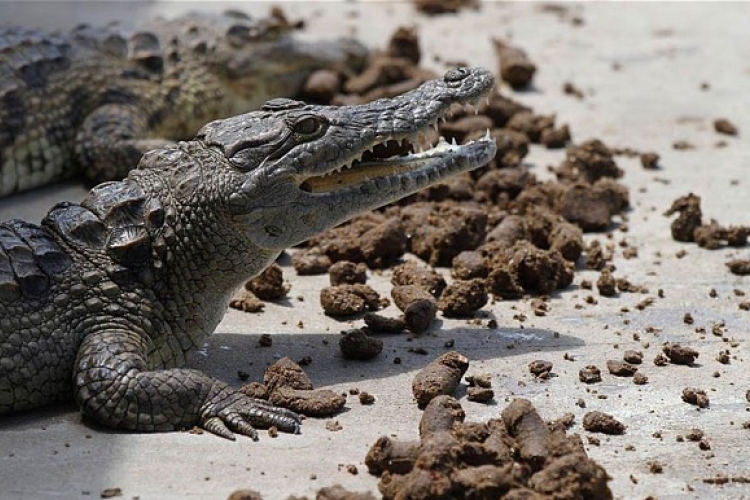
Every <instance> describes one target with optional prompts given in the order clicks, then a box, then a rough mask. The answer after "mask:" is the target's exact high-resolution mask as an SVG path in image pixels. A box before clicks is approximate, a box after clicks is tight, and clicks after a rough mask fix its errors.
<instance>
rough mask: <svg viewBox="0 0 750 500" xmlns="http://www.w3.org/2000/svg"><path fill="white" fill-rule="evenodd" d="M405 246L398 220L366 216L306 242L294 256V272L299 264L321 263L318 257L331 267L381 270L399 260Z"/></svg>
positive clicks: (371, 215) (401, 227)
mask: <svg viewBox="0 0 750 500" xmlns="http://www.w3.org/2000/svg"><path fill="white" fill-rule="evenodd" d="M407 245H408V240H407V237H406V233H405V231H404V228H403V225H402V224H401V222H400V221H399V220H398V219H397V218H388V217H385V216H384V215H383V214H380V213H367V214H363V215H360V216H357V217H355V218H354V219H352V220H351V221H350V222H348V223H347V224H343V225H341V226H339V227H336V228H333V229H330V230H328V231H325V232H323V233H321V234H319V235H316V236H315V237H313V238H311V239H310V240H308V241H307V245H306V247H305V248H304V249H302V250H301V251H300V252H298V253H297V254H296V255H295V268H296V267H297V266H298V264H297V261H298V260H303V261H304V260H307V261H310V260H322V257H320V256H325V257H327V259H328V260H330V262H332V263H333V262H338V261H341V260H347V261H351V262H354V263H358V262H364V263H365V264H367V266H368V267H370V268H371V269H382V268H384V267H387V266H389V265H391V264H393V263H394V262H395V261H396V260H397V259H399V258H400V257H401V256H402V255H403V254H404V252H406V250H407ZM329 266H330V265H329ZM320 267H322V266H320ZM327 270H328V268H325V269H324V270H322V271H321V273H324V272H326V271H327ZM308 274H309V273H308Z"/></svg>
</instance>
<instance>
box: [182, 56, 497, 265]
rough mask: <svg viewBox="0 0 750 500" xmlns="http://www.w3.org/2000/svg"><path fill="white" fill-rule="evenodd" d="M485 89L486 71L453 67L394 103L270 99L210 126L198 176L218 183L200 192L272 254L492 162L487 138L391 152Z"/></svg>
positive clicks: (202, 135)
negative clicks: (309, 102) (255, 108)
mask: <svg viewBox="0 0 750 500" xmlns="http://www.w3.org/2000/svg"><path fill="white" fill-rule="evenodd" d="M493 83H494V81H493V77H492V75H491V73H490V72H488V71H487V70H484V69H481V68H457V69H453V70H450V71H448V72H447V73H446V74H445V76H444V77H443V78H441V79H437V80H432V81H429V82H427V83H425V84H423V85H421V86H420V87H418V88H417V89H415V90H412V91H410V92H407V93H405V94H402V95H400V96H397V97H395V98H393V99H380V100H377V101H374V102H371V103H368V104H364V105H358V106H341V107H336V106H315V105H306V104H304V103H302V102H298V101H292V100H289V99H276V100H273V101H270V102H268V103H267V104H266V105H265V106H264V107H263V108H262V109H261V110H259V111H256V112H252V113H247V114H243V115H239V116H235V117H232V118H229V119H225V120H217V121H214V122H211V123H209V124H207V125H206V126H204V127H203V128H202V129H201V131H200V132H199V133H198V135H197V137H196V141H197V143H198V144H200V145H201V149H203V150H206V151H207V152H208V153H210V154H207V157H208V158H210V159H209V160H203V161H202V164H203V169H204V170H206V169H210V170H211V172H212V173H211V176H212V177H213V178H216V179H221V181H220V182H218V183H217V182H214V184H217V185H214V186H208V187H205V188H204V189H205V190H207V192H208V191H210V193H211V196H213V197H214V198H215V199H217V200H218V202H220V203H223V204H224V205H223V209H224V210H226V212H228V213H229V214H230V216H231V219H232V224H233V226H234V227H240V228H243V231H246V234H247V238H249V240H250V242H251V243H252V244H253V245H254V246H255V247H256V248H259V249H264V250H266V251H280V250H282V249H285V248H288V247H289V246H292V245H295V244H297V243H300V242H301V241H304V240H306V239H308V238H310V237H311V236H313V235H315V234H317V233H319V232H321V231H323V230H326V229H328V228H331V227H333V226H335V225H337V224H340V223H342V222H344V221H346V220H348V219H350V218H351V217H353V216H354V215H356V214H358V213H361V212H363V211H366V210H371V209H374V208H377V207H380V206H383V205H385V204H387V203H390V202H393V201H396V200H398V199H400V198H403V197H405V196H408V195H410V194H413V193H415V192H417V191H419V190H420V189H423V188H425V187H428V186H430V185H433V184H436V183H439V182H441V181H443V180H445V179H446V178H447V177H449V176H451V175H454V174H457V173H459V172H464V171H468V170H471V169H474V168H477V167H479V166H482V165H484V164H485V163H487V162H488V161H489V160H491V159H492V157H493V156H494V155H495V151H496V146H495V143H494V141H493V140H491V139H490V138H489V135H487V136H486V137H485V138H484V139H480V140H478V141H475V142H470V143H467V144H463V145H455V144H448V143H447V142H445V141H442V140H441V141H440V142H439V143H438V144H437V145H436V146H435V147H431V148H430V149H428V150H426V151H421V152H405V154H396V155H391V153H389V151H392V149H391V146H392V145H397V146H401V147H402V149H401V151H406V150H408V149H409V148H408V145H409V144H411V143H413V142H415V140H416V139H418V138H419V137H420V135H421V134H422V133H424V132H425V131H428V130H429V128H430V127H434V126H436V125H437V122H438V120H440V119H441V118H443V117H444V116H445V114H446V113H447V112H448V111H449V109H450V108H451V106H453V105H456V104H462V105H468V104H475V103H476V102H477V101H478V100H479V99H480V98H481V97H483V96H485V95H487V94H488V93H489V91H490V90H491V88H492V86H493ZM204 179H205V176H204Z"/></svg>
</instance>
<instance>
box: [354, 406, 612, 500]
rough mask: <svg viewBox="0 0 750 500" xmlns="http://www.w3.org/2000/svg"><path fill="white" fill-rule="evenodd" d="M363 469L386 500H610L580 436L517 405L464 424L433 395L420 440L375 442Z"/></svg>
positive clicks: (603, 479)
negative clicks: (373, 477) (494, 416)
mask: <svg viewBox="0 0 750 500" xmlns="http://www.w3.org/2000/svg"><path fill="white" fill-rule="evenodd" d="M365 463H366V464H367V467H368V470H369V472H370V473H371V474H374V475H376V476H379V477H380V481H379V483H378V488H379V490H380V493H381V494H382V495H383V498H384V499H385V500H396V499H399V500H400V499H403V500H406V499H415V500H416V499H425V500H426V499H431V500H432V499H445V500H469V499H472V500H474V499H488V500H490V499H497V498H508V499H521V498H523V499H540V500H541V499H553V498H555V499H560V500H567V499H570V500H573V499H580V498H587V499H591V500H610V499H611V498H612V493H611V491H610V489H609V487H608V486H607V481H608V480H609V477H608V476H607V473H606V472H605V470H604V469H603V468H602V467H601V466H599V465H598V464H596V463H595V462H594V461H593V460H591V459H589V458H588V456H587V455H586V452H585V450H584V448H583V444H582V442H581V440H580V438H579V437H578V436H577V435H571V436H568V435H566V432H565V428H564V426H562V425H556V424H555V425H553V424H549V425H548V424H547V423H545V422H544V421H543V420H542V419H541V417H540V416H539V414H538V413H537V412H536V410H535V409H534V407H533V405H532V404H531V403H530V402H529V401H527V400H524V399H516V400H514V401H513V402H512V403H510V404H509V405H508V406H507V407H506V408H505V409H504V410H503V411H502V415H501V417H500V418H497V419H491V420H489V421H486V422H464V412H463V410H462V409H461V406H460V404H459V402H458V401H457V400H455V399H454V398H452V397H450V396H440V397H439V398H436V399H434V400H433V401H432V402H431V403H430V404H429V405H428V406H427V408H426V409H425V412H424V415H423V417H422V422H421V423H420V441H419V442H416V441H406V442H399V441H398V440H396V439H393V438H391V437H385V436H384V437H381V438H380V439H378V440H377V441H376V442H375V444H373V446H372V447H371V449H370V451H369V452H368V454H367V457H366V458H365Z"/></svg>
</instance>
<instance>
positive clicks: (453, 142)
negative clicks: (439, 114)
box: [451, 137, 458, 146]
mask: <svg viewBox="0 0 750 500" xmlns="http://www.w3.org/2000/svg"><path fill="white" fill-rule="evenodd" d="M451 146H458V144H456V138H455V137H454V138H453V139H451Z"/></svg>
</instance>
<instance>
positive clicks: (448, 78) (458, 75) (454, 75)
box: [443, 68, 469, 83]
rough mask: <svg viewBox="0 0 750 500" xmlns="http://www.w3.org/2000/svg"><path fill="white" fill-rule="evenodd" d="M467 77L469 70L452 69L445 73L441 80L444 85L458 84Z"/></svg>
mask: <svg viewBox="0 0 750 500" xmlns="http://www.w3.org/2000/svg"><path fill="white" fill-rule="evenodd" d="M467 76H469V70H468V69H467V68H453V69H451V70H449V71H448V72H447V73H445V76H444V77H443V80H444V81H445V83H458V82H460V81H461V80H463V79H464V78H466V77H467Z"/></svg>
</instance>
